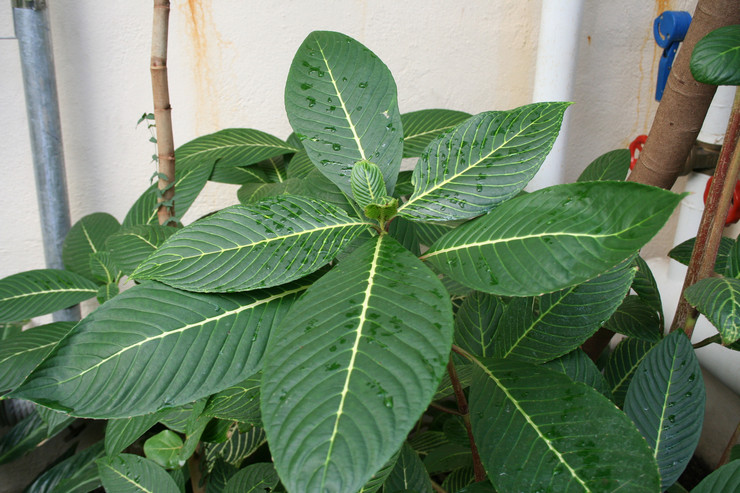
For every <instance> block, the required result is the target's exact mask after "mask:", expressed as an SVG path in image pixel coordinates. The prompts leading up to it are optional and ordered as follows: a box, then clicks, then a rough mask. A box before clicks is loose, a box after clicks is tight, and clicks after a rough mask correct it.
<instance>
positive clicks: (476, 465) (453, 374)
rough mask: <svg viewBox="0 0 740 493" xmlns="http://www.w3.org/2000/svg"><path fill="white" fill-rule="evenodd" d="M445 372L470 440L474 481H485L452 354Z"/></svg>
mask: <svg viewBox="0 0 740 493" xmlns="http://www.w3.org/2000/svg"><path fill="white" fill-rule="evenodd" d="M447 373H449V375H450V381H451V382H452V388H453V390H454V391H455V398H456V399H457V409H458V410H459V411H460V415H461V416H462V419H463V423H465V430H467V432H468V440H470V451H471V452H472V454H473V471H474V473H475V481H476V482H479V481H485V479H486V470H485V469H484V468H483V463H482V462H481V460H480V455H479V454H478V446H477V445H476V444H475V438H473V427H472V426H471V425H470V412H469V409H468V399H467V398H466V397H465V393H464V392H463V388H462V385H460V379H459V378H458V377H457V370H455V365H454V363H453V362H452V356H450V361H449V362H448V363H447Z"/></svg>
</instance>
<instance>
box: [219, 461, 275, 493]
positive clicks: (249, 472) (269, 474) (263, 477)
mask: <svg viewBox="0 0 740 493" xmlns="http://www.w3.org/2000/svg"><path fill="white" fill-rule="evenodd" d="M279 480H280V478H278V475H277V472H275V467H273V465H272V464H270V463H257V464H250V465H249V466H247V467H245V468H244V469H242V470H240V471H239V472H237V473H236V474H234V475H233V476H232V477H231V479H229V481H228V482H227V483H226V488H224V491H223V493H258V492H259V493H262V492H268V491H272V490H273V488H275V486H276V485H277V484H278V481H279Z"/></svg>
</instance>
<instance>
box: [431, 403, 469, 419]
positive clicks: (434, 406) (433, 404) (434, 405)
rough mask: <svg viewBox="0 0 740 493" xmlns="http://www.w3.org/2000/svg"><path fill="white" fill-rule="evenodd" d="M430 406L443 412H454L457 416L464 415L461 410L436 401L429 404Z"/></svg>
mask: <svg viewBox="0 0 740 493" xmlns="http://www.w3.org/2000/svg"><path fill="white" fill-rule="evenodd" d="M429 407H433V408H434V409H437V410H439V411H442V412H443V413H447V414H454V415H455V416H462V413H461V412H460V411H456V410H454V409H450V408H449V407H445V406H442V405H441V404H437V403H436V402H432V403H431V404H429Z"/></svg>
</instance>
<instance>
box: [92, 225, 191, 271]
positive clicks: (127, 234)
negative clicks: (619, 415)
mask: <svg viewBox="0 0 740 493" xmlns="http://www.w3.org/2000/svg"><path fill="white" fill-rule="evenodd" d="M176 231H177V229H176V228H172V227H169V226H160V225H159V224H140V225H137V226H129V227H127V228H123V229H121V230H120V231H119V232H118V233H116V234H113V235H111V236H110V237H108V240H107V241H106V248H107V249H108V250H109V251H110V255H111V260H113V262H114V263H115V264H116V266H117V267H118V268H119V269H121V271H122V272H123V273H124V274H126V275H128V274H131V273H132V272H133V271H134V270H135V269H136V267H138V266H139V264H140V263H141V262H143V261H144V260H145V259H146V258H147V257H148V256H149V255H151V254H152V252H153V251H154V250H156V249H157V248H159V246H160V245H161V244H162V243H164V240H166V239H167V238H169V237H170V236H172V235H173V234H174V233H175V232H176Z"/></svg>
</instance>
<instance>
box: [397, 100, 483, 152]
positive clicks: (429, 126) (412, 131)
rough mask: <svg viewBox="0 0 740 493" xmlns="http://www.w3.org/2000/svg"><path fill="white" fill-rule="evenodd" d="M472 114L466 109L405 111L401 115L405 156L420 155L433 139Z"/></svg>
mask: <svg viewBox="0 0 740 493" xmlns="http://www.w3.org/2000/svg"><path fill="white" fill-rule="evenodd" d="M471 116H472V115H471V114H470V113H465V112H464V111H455V110H442V109H432V110H420V111H412V112H411V113H404V114H403V115H401V122H402V123H403V157H405V158H408V157H420V156H421V154H422V152H424V149H426V147H427V146H428V145H429V143H430V142H431V141H433V140H434V139H435V138H437V137H438V136H439V135H440V134H443V133H444V132H447V131H449V130H452V129H453V128H454V127H455V126H456V125H458V124H460V123H462V122H464V121H465V120H467V119H468V118H470V117H471Z"/></svg>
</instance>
